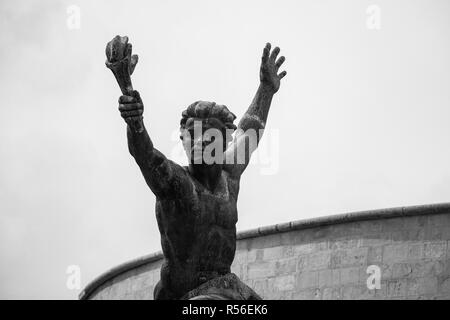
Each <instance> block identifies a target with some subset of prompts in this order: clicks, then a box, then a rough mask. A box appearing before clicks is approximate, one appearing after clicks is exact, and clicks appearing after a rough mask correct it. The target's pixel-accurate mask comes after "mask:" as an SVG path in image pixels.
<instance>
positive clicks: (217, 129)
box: [180, 101, 236, 164]
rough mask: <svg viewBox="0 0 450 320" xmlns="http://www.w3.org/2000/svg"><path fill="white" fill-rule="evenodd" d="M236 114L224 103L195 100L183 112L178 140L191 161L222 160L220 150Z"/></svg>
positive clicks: (232, 126)
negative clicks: (181, 142)
mask: <svg viewBox="0 0 450 320" xmlns="http://www.w3.org/2000/svg"><path fill="white" fill-rule="evenodd" d="M235 119H236V116H235V115H234V114H233V113H232V112H231V111H230V110H228V108H227V107H226V106H224V105H219V104H216V103H215V102H208V101H196V102H194V103H192V104H191V105H190V106H189V107H187V109H186V110H184V111H183V113H182V118H181V121H180V131H181V134H180V139H181V140H182V141H183V147H184V150H185V151H186V155H187V156H188V159H189V162H190V163H191V164H213V163H223V153H224V151H225V149H226V147H227V145H228V143H229V142H230V141H231V139H232V133H233V132H234V130H236V126H235V125H234V124H233V121H234V120H235Z"/></svg>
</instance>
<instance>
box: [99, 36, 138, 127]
mask: <svg viewBox="0 0 450 320" xmlns="http://www.w3.org/2000/svg"><path fill="white" fill-rule="evenodd" d="M131 48H132V46H131V43H128V37H126V36H125V37H121V36H115V37H114V39H112V40H111V41H110V42H108V44H107V45H106V50H105V52H106V66H107V67H108V68H109V69H111V71H112V73H113V74H114V77H116V80H117V83H118V84H119V87H120V90H121V91H122V94H123V95H124V96H131V97H134V96H135V93H134V92H133V84H132V83H131V75H132V74H133V71H134V68H135V67H136V64H137V62H138V56H137V55H136V54H134V55H131ZM127 123H128V124H129V125H130V126H131V127H132V129H134V130H135V131H136V132H138V133H141V132H143V130H144V126H143V124H142V116H138V117H130V118H129V119H128V120H127Z"/></svg>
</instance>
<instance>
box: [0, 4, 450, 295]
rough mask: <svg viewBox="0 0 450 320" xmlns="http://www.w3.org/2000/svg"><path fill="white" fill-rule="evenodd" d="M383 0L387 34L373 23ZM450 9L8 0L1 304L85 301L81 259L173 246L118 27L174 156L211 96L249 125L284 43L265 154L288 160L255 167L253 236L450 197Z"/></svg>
mask: <svg viewBox="0 0 450 320" xmlns="http://www.w3.org/2000/svg"><path fill="white" fill-rule="evenodd" d="M371 4H376V5H378V6H379V7H380V8H381V29H380V30H369V29H368V28H367V27H366V20H367V14H366V9H367V7H368V6H369V5H371ZM69 5H78V6H79V7H80V9H81V28H80V29H79V30H69V29H68V28H67V26H66V20H67V13H66V9H67V7H68V6H69ZM449 14H450V2H449V1H447V0H440V1H439V0H432V1H430V0H421V1H412V0H395V1H392V0H391V1H375V0H374V1H361V0H342V1H335V0H329V1H324V0H322V1H320V0H308V1H298V0H292V1H276V2H275V1H245V2H244V1H237V0H233V1H192V0H191V1H111V0H104V1H100V0H96V1H59V2H56V1H49V0H47V1H32V0H22V1H13V0H8V1H2V2H1V3H0V24H1V25H0V39H1V42H2V45H1V50H0V68H1V72H0V93H1V97H2V103H1V107H0V108H1V114H2V116H1V117H0V139H1V140H0V141H1V143H0V159H1V166H0V298H42V299H46V298H57V299H59V298H68V299H72V298H76V297H77V295H78V293H79V290H68V289H67V287H66V279H67V275H66V268H67V266H69V265H72V264H75V265H79V266H80V267H81V272H82V286H84V285H86V284H87V283H88V282H89V281H90V280H92V279H93V278H94V277H95V276H97V275H99V274H100V273H102V272H104V271H106V270H107V269H109V268H111V267H113V266H115V265H117V264H119V263H122V262H124V261H127V260H130V259H133V258H136V257H138V256H141V255H144V254H148V253H151V252H154V251H158V250H160V243H159V232H158V229H157V226H156V219H155V216H154V203H155V198H154V196H153V194H152V193H151V192H150V190H149V189H148V188H147V186H146V184H145V182H144V179H143V178H142V177H141V174H140V171H139V169H138V167H137V165H136V164H135V163H134V160H133V159H132V157H131V156H130V155H129V154H128V150H127V145H126V134H125V124H124V123H123V121H122V119H121V118H120V116H119V113H118V111H117V98H118V97H119V95H120V90H119V88H118V86H117V84H116V82H115V80H114V78H113V75H112V73H111V72H110V71H109V70H107V69H106V67H105V66H104V60H105V54H104V48H105V45H106V43H107V42H108V41H109V40H110V39H111V38H112V37H113V36H115V35H116V34H120V35H128V36H129V37H130V41H131V42H132V43H133V50H134V52H135V53H137V54H139V56H140V61H139V64H138V65H137V67H136V70H135V73H134V74H133V83H134V86H135V88H136V89H137V90H139V91H140V92H141V96H142V98H143V100H144V104H145V123H146V126H147V129H148V130H149V133H150V135H151V137H152V139H153V141H154V144H155V146H156V147H157V148H158V149H159V150H161V151H162V152H163V153H165V154H166V155H167V156H168V157H170V158H172V159H175V158H176V157H175V156H174V150H176V149H174V148H176V147H177V146H178V147H180V142H179V140H178V139H177V135H176V134H175V132H176V131H177V130H178V124H179V120H180V116H181V111H182V110H183V109H184V108H185V107H186V106H187V105H188V104H190V103H192V102H193V101H196V100H211V101H216V102H218V103H222V104H225V105H227V106H228V107H229V108H230V109H231V110H232V111H233V112H234V113H235V114H236V115H237V116H238V120H239V118H240V117H241V116H242V114H243V113H244V112H245V110H246V108H247V107H248V105H249V104H250V102H251V99H252V98H253V95H254V93H255V91H256V88H257V86H258V81H259V79H258V67H259V62H260V56H261V52H262V48H263V47H264V44H265V43H266V42H267V41H270V42H272V44H274V45H279V46H280V47H281V50H282V54H284V55H285V56H286V62H285V65H284V67H285V68H286V70H287V71H288V75H287V76H286V77H285V78H284V79H283V83H282V87H281V89H280V91H279V93H278V94H277V95H276V97H275V98H274V100H273V103H272V109H271V111H270V114H269V121H268V126H267V131H268V132H269V134H267V135H266V136H265V137H264V138H263V143H262V145H261V148H260V151H261V153H262V154H266V155H269V156H270V157H271V158H270V159H271V161H272V162H271V163H272V164H276V163H278V171H277V172H276V173H275V174H271V175H267V174H263V172H262V170H261V168H262V167H264V165H263V164H256V163H255V164H253V165H251V166H250V167H249V168H248V169H247V171H246V173H245V174H244V176H243V178H242V182H241V191H240V196H239V202H238V207H239V214H240V215H239V222H238V230H244V229H249V228H255V227H258V226H262V225H269V224H275V223H280V222H287V221H291V220H298V219H304V218H312V217H318V216H323V215H330V214H337V213H343V212H349V211H356V210H366V209H376V208H384V207H391V206H403V205H414V204H425V203H436V202H446V201H449V200H450V193H449V190H450V149H449V142H450V126H449V125H448V124H449V121H448V120H449V117H450V72H449V71H450V60H449V57H450V19H449V18H450V15H449ZM270 132H275V133H278V136H279V143H278V144H276V143H275V142H274V141H276V140H272V139H274V136H270ZM271 137H272V138H271ZM275 137H276V136H275ZM277 150H278V152H276V151H277ZM277 161H278V162H277ZM265 166H266V167H267V165H265Z"/></svg>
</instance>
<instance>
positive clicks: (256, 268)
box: [248, 261, 275, 279]
mask: <svg viewBox="0 0 450 320" xmlns="http://www.w3.org/2000/svg"><path fill="white" fill-rule="evenodd" d="M273 276H275V262H273V261H270V262H254V263H250V264H249V265H248V278H249V279H259V278H269V277H273Z"/></svg>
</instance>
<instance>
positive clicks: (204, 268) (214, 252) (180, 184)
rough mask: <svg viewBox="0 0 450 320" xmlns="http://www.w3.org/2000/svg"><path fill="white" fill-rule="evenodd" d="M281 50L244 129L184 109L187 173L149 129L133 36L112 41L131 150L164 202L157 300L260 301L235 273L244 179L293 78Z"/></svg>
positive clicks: (200, 107) (267, 68) (269, 61)
mask: <svg viewBox="0 0 450 320" xmlns="http://www.w3.org/2000/svg"><path fill="white" fill-rule="evenodd" d="M279 52H280V49H279V48H278V47H276V48H274V49H273V50H272V51H271V45H270V43H267V45H266V46H265V48H264V50H263V55H262V61H261V68H260V85H259V87H258V90H257V92H256V95H255V97H254V99H253V101H252V103H251V105H250V107H249V108H248V110H247V112H246V113H245V114H244V116H243V117H242V119H241V121H240V122H239V124H238V126H237V127H236V126H235V125H234V124H233V121H234V120H235V118H236V116H235V115H234V114H233V113H232V112H230V111H229V110H228V108H227V107H226V106H224V105H218V104H216V103H214V102H206V101H197V102H194V103H192V104H191V105H190V106H189V107H188V108H187V109H186V110H185V111H183V113H182V119H181V122H180V126H181V128H180V129H181V135H180V138H181V139H182V141H183V146H184V149H185V150H186V154H187V156H188V158H189V163H190V164H189V166H187V167H183V166H180V165H178V164H176V163H174V162H173V161H171V160H169V159H167V158H166V157H165V156H164V155H163V154H162V153H161V152H160V151H158V150H157V149H156V148H155V147H154V146H153V142H152V140H151V139H150V137H149V135H148V133H147V131H146V129H145V126H144V122H143V111H144V105H143V102H142V99H141V97H140V95H139V93H138V92H137V91H135V90H133V86H132V84H131V78H130V75H131V73H132V72H133V70H134V67H135V66H136V63H137V61H138V59H137V56H135V55H131V44H130V43H128V38H127V37H120V36H116V37H115V38H114V39H113V40H112V41H111V42H109V43H108V45H107V47H106V55H107V62H106V65H107V67H108V68H110V69H111V70H112V71H113V73H114V75H115V77H116V79H117V82H118V83H119V86H120V88H121V90H122V93H123V95H122V96H121V97H120V98H119V111H120V113H121V116H122V117H123V118H124V119H125V122H126V123H127V136H128V147H129V151H130V153H131V155H132V156H133V157H134V159H135V160H136V162H137V164H138V165H139V168H140V169H141V172H142V174H143V176H144V178H145V181H146V182H147V184H148V186H149V187H150V189H151V190H152V192H153V193H154V194H155V196H156V217H157V221H158V227H159V231H160V233H161V246H162V250H163V253H164V257H165V260H164V263H163V266H162V267H161V279H160V281H159V282H158V284H157V285H156V287H155V291H154V298H155V299H260V297H259V296H258V295H257V294H256V293H255V292H254V291H253V290H252V289H251V288H249V287H248V286H246V285H245V284H244V283H243V282H241V281H240V280H239V279H238V277H237V276H236V275H234V274H233V273H231V271H230V266H231V264H232V262H233V259H234V254H235V250H236V222H237V220H238V216H237V198H238V194H239V182H240V178H241V175H242V173H243V172H244V170H245V168H246V167H247V165H248V163H249V161H250V156H251V153H252V152H253V151H254V150H255V149H256V147H257V144H258V142H259V140H260V139H261V135H262V132H263V129H264V127H265V124H266V120H267V115H268V113H269V108H270V104H271V101H272V97H273V95H274V94H275V93H276V92H277V91H278V89H279V87H280V80H281V79H282V78H283V77H284V76H285V75H286V71H283V72H281V73H278V70H279V68H280V66H281V65H282V64H283V62H284V60H285V58H284V57H283V56H281V57H279V58H278V59H277V56H278V54H279ZM236 129H237V131H236V133H235V136H234V138H233V139H232V140H231V138H232V137H231V132H232V131H234V130H236ZM199 132H200V134H199ZM210 132H219V133H220V135H214V134H209V133H210ZM250 132H253V133H254V132H256V135H255V134H250ZM252 139H253V140H255V139H256V140H255V141H253V142H254V143H251V142H252V141H250V140H252ZM230 140H231V141H230ZM217 143H219V146H220V147H221V150H219V149H217V148H216V149H215V150H213V151H212V153H211V154H212V155H213V157H214V161H213V162H211V161H206V158H205V157H203V155H202V153H203V152H205V151H206V149H207V148H208V147H210V146H211V145H212V144H215V146H216V147H217ZM242 150H244V151H243V152H244V155H243V156H242ZM216 151H219V152H216ZM220 151H221V152H220ZM238 158H240V159H238ZM240 160H241V161H240Z"/></svg>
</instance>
